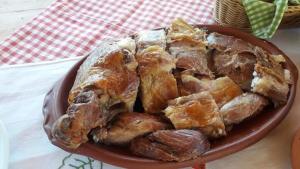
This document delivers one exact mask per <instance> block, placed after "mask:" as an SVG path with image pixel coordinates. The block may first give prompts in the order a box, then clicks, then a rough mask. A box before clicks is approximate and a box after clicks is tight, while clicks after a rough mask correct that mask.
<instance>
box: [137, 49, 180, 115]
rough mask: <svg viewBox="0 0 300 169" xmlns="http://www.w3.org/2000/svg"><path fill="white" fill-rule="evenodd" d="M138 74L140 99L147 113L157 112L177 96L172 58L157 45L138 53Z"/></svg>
mask: <svg viewBox="0 0 300 169" xmlns="http://www.w3.org/2000/svg"><path fill="white" fill-rule="evenodd" d="M136 58H137V61H138V65H139V66H138V74H139V76H140V79H141V87H140V88H141V91H140V92H141V100H142V103H143V107H144V110H145V111H146V112H148V113H159V112H160V111H161V110H163V109H164V108H165V107H166V106H167V102H168V100H170V99H174V98H176V97H177V96H178V90H177V84H176V79H175V78H174V76H173V74H172V69H174V68H175V61H174V59H173V58H172V57H171V56H170V55H169V54H168V53H167V52H165V51H164V50H163V49H162V48H161V47H159V46H150V47H148V48H146V49H144V50H143V51H142V52H140V53H138V54H137V56H136Z"/></svg>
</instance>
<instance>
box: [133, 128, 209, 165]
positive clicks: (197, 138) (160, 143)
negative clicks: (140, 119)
mask: <svg viewBox="0 0 300 169" xmlns="http://www.w3.org/2000/svg"><path fill="white" fill-rule="evenodd" d="M209 148H210V144H209V142H208V140H207V138H206V137H205V135H203V134H202V133H201V132H199V131H195V130H160V131H157V132H154V133H152V134H150V135H148V136H147V137H140V138H136V139H135V140H133V141H132V143H131V146H130V150H131V151H132V152H133V153H134V154H136V155H139V156H144V157H148V158H152V159H157V160H162V161H186V160H190V159H195V158H197V157H199V156H201V154H203V153H204V152H206V151H208V150H209Z"/></svg>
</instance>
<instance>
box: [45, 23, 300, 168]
mask: <svg viewBox="0 0 300 169" xmlns="http://www.w3.org/2000/svg"><path fill="white" fill-rule="evenodd" d="M199 27H201V28H204V29H207V30H208V31H209V32H219V33H222V34H226V35H231V36H235V37H237V38H240V39H243V40H245V41H248V42H250V43H252V44H253V45H256V46H260V47H262V48H263V49H265V50H266V51H268V52H270V53H272V54H282V55H283V56H284V57H285V58H286V60H287V68H288V69H289V70H290V72H291V79H292V82H293V85H292V86H291V88H290V94H289V98H288V102H287V104H286V105H284V106H282V107H279V108H276V109H274V108H267V109H265V110H264V112H262V113H260V114H259V115H257V116H255V117H253V118H252V119H250V120H246V121H243V122H242V123H240V124H238V125H236V126H234V128H233V130H232V131H231V132H230V133H229V135H228V136H226V137H224V138H221V139H218V140H214V141H213V142H212V143H211V144H212V147H211V149H210V150H209V151H208V152H206V153H205V154H203V156H202V157H199V158H197V159H194V160H190V161H184V162H162V161H156V160H151V159H147V158H143V157H138V156H135V155H132V154H131V153H130V152H129V150H127V149H126V148H121V147H117V146H105V145H99V144H95V143H92V142H89V143H85V144H83V145H81V146H80V147H79V148H78V149H76V150H71V149H68V148H66V147H64V146H62V145H61V144H60V143H59V142H58V141H57V140H56V139H55V138H53V137H52V135H51V128H52V125H53V123H54V121H55V120H56V119H58V118H59V117H60V116H61V115H62V114H64V113H65V111H66V109H67V106H68V103H67V97H68V92H69V90H70V89H71V87H72V85H73V82H74V79H75V76H76V72H77V69H78V68H79V66H80V64H81V63H82V62H83V60H81V61H79V62H78V63H77V64H76V65H75V66H74V67H73V68H72V69H71V70H70V71H69V72H68V73H67V75H66V76H65V77H63V78H62V79H61V80H60V81H58V82H57V83H56V84H55V85H54V87H53V88H52V89H51V90H50V91H49V92H48V93H47V95H46V97H45V101H44V106H43V113H44V116H45V120H44V129H45V131H46V133H47V135H48V137H49V140H50V141H51V142H52V143H53V144H54V145H56V146H58V147H60V148H62V149H64V150H66V151H69V152H72V153H77V154H82V155H86V156H89V157H92V158H94V159H96V160H100V161H103V162H106V163H109V164H113V165H117V166H122V167H126V168H143V169H146V168H156V169H159V168H164V169H167V168H181V167H186V166H194V165H195V164H197V163H203V162H208V161H212V160H215V159H218V158H221V157H223V156H226V155H229V154H232V153H234V152H237V151H239V150H242V149H244V148H245V147H247V146H250V145H251V144H254V143H255V142H257V141H258V140H260V139H262V138H263V137H264V136H265V135H266V134H267V133H268V132H270V131H271V130H272V129H273V128H275V127H276V126H277V125H278V124H279V123H280V122H281V121H282V120H283V118H284V117H285V116H286V115H287V113H288V112H289V110H290V108H291V106H292V104H293V101H294V97H295V94H296V86H297V79H298V71H297V68H296V66H295V65H294V63H293V62H292V61H291V60H290V59H289V58H288V57H287V56H286V55H285V54H284V53H283V52H282V51H281V50H279V49H278V48H277V47H275V46H274V45H273V44H271V43H269V42H267V41H264V40H260V39H257V38H255V37H253V36H252V35H249V34H246V33H243V32H241V31H237V30H235V29H232V28H224V27H220V26H215V25H199Z"/></svg>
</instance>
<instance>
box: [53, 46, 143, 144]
mask: <svg viewBox="0 0 300 169" xmlns="http://www.w3.org/2000/svg"><path fill="white" fill-rule="evenodd" d="M128 46H130V45H128ZM136 67H137V62H136V60H135V57H134V55H133V53H132V52H131V51H130V50H128V49H126V48H121V47H120V45H118V43H117V42H114V41H112V42H104V43H102V44H101V46H100V47H99V48H97V49H96V50H95V51H93V52H92V53H91V54H90V55H89V56H88V57H87V59H86V60H85V61H84V62H83V63H82V65H81V66H80V68H79V70H78V72H77V75H76V79H75V82H74V85H73V87H72V89H71V91H70V93H69V104H70V106H69V108H68V111H67V113H66V114H65V115H64V116H62V117H60V118H59V119H58V120H57V122H56V125H55V127H54V128H53V135H54V136H55V137H57V138H59V139H61V140H62V141H63V142H64V143H65V144H66V146H68V147H70V148H76V147H78V146H79V145H80V144H81V143H84V142H86V141H87V139H86V137H87V136H86V135H87V134H88V132H89V131H90V130H91V129H92V128H95V127H100V128H101V127H104V126H106V124H107V123H108V122H109V121H110V120H111V119H112V118H113V117H114V116H115V115H117V114H118V113H120V112H132V111H133V105H134V103H135V100H136V96H137V92H138V87H139V78H138V76H137V73H136ZM88 91H91V92H93V95H91V94H90V95H88V96H87V97H91V98H90V99H91V100H94V102H93V103H94V104H96V105H97V107H96V106H95V105H94V104H93V107H92V108H93V109H92V110H93V111H92V112H90V109H91V108H90V107H89V106H84V105H85V104H83V105H81V104H80V105H78V104H79V103H80V102H78V101H76V99H77V100H78V99H79V100H81V98H82V96H81V93H85V92H88ZM96 98H97V99H96ZM86 100H88V99H86ZM68 119H72V120H68ZM67 122H68V123H67ZM73 127H75V128H76V129H73ZM75 130H78V132H76V134H73V131H75ZM82 131H84V132H82ZM68 132H70V133H68ZM57 133H60V134H57ZM78 138H82V139H78Z"/></svg>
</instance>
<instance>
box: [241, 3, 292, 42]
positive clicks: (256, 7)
mask: <svg viewBox="0 0 300 169" xmlns="http://www.w3.org/2000/svg"><path fill="white" fill-rule="evenodd" d="M242 2H243V5H244V7H245V10H246V13H247V15H248V18H249V21H250V24H251V28H252V33H253V34H254V35H255V36H257V37H259V38H263V39H268V38H271V37H272V36H273V35H274V33H275V32H276V30H277V28H278V26H279V24H280V22H281V20H282V17H283V14H284V12H285V10H286V8H287V6H288V0H274V1H273V3H270V2H266V1H263V0H242Z"/></svg>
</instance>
